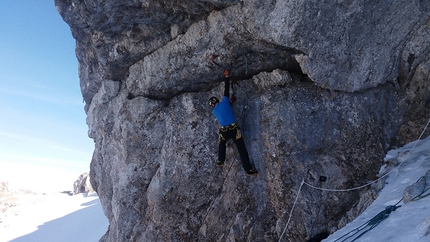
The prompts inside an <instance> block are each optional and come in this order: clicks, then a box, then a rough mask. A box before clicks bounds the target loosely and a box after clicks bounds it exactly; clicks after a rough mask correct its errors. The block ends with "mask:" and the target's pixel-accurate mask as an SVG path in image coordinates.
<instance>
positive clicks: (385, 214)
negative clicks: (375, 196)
mask: <svg viewBox="0 0 430 242" xmlns="http://www.w3.org/2000/svg"><path fill="white" fill-rule="evenodd" d="M429 124H430V118H429V120H428V121H427V124H426V126H425V127H424V129H423V131H422V132H421V134H420V136H419V137H418V139H417V140H421V138H422V136H423V135H424V132H425V131H426V130H427V127H428V126H429ZM417 143H418V141H417V142H415V143H414V145H413V146H412V148H411V149H410V150H409V152H408V153H407V155H406V156H405V158H403V160H402V161H401V162H400V164H399V165H398V166H397V168H396V169H394V170H391V171H389V172H387V173H386V174H384V175H383V176H381V177H379V178H378V179H376V180H374V181H371V182H369V183H367V184H365V185H362V186H358V187H354V188H349V189H327V188H322V187H316V186H313V185H312V184H309V183H307V182H305V180H304V179H303V180H302V182H301V183H300V187H299V190H298V191H297V195H296V199H295V200H294V204H293V207H292V208H291V211H290V215H289V217H288V221H287V223H286V224H285V228H284V230H283V232H282V234H281V236H280V237H279V240H278V242H280V241H281V239H282V236H283V235H284V233H285V231H286V230H287V228H288V225H289V223H290V221H291V217H292V214H293V211H294V208H295V206H296V203H297V199H298V198H299V195H300V192H301V190H302V187H303V185H304V184H306V185H307V186H309V187H310V188H313V189H317V190H321V191H329V192H349V191H354V190H358V189H361V188H364V187H367V186H369V185H372V184H374V183H376V182H378V181H379V180H381V179H383V178H384V177H386V176H388V175H389V174H390V173H392V172H394V171H396V176H397V174H398V171H399V168H400V167H401V166H402V165H403V163H404V162H405V161H406V160H407V158H408V157H409V155H410V154H411V153H412V151H413V150H414V149H415V146H416V145H417ZM429 189H430V187H429V188H427V189H424V190H423V192H422V193H421V194H420V195H418V196H416V197H414V198H413V199H412V201H415V200H414V199H415V198H417V197H419V198H418V199H416V200H419V199H421V198H423V197H426V196H429V195H430V192H429V193H427V194H425V195H423V196H422V194H423V193H424V192H426V191H427V190H429ZM402 200H403V199H400V201H398V202H397V203H396V204H395V205H393V206H388V207H386V208H385V210H384V211H382V212H380V213H379V214H378V215H376V216H375V217H374V218H372V219H370V220H369V221H367V222H366V223H364V224H363V225H361V226H359V227H358V228H356V229H355V230H353V231H351V232H354V231H356V232H355V233H354V234H353V235H352V236H354V235H355V234H357V233H359V232H360V231H361V230H363V229H364V228H365V227H366V226H368V225H370V228H369V229H368V230H366V231H364V232H363V233H361V234H360V235H359V236H358V237H357V238H355V239H354V240H352V241H355V240H356V239H358V238H359V237H361V236H362V235H363V234H365V233H367V232H368V231H370V230H372V229H373V228H375V227H376V226H377V225H378V224H379V223H380V222H382V220H384V219H386V218H387V217H388V215H389V214H390V213H391V212H393V211H395V210H396V209H397V208H399V207H400V206H397V204H399V203H400V202H401V201H402ZM357 229H358V230H357ZM351 232H349V233H347V235H348V234H350V233H351ZM344 236H345V235H344ZM344 236H342V237H344ZM352 236H349V237H347V238H346V239H348V238H350V237H352ZM342 237H340V238H342ZM340 238H339V239H340ZM335 241H337V240H335ZM343 241H345V240H343ZM352 241H351V242H352Z"/></svg>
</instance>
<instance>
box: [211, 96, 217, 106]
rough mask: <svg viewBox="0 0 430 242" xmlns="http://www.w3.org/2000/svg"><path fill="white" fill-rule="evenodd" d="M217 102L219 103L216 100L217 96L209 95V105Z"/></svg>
mask: <svg viewBox="0 0 430 242" xmlns="http://www.w3.org/2000/svg"><path fill="white" fill-rule="evenodd" d="M217 103H219V100H218V98H216V97H211V98H209V106H211V107H212V106H213V105H215V104H217Z"/></svg>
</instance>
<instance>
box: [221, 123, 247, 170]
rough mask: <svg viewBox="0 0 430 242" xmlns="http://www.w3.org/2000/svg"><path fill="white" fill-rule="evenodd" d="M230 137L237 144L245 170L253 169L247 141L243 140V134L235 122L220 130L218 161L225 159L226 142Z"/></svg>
mask: <svg viewBox="0 0 430 242" xmlns="http://www.w3.org/2000/svg"><path fill="white" fill-rule="evenodd" d="M229 139H233V141H234V143H235V144H236V147H237V150H238V151H239V156H240V160H241V161H242V166H243V169H245V171H249V170H251V169H252V165H251V163H250V162H249V156H248V151H247V150H246V146H245V142H244V141H243V138H242V134H241V133H240V130H239V129H238V127H237V126H236V125H235V124H232V125H229V126H223V127H221V129H220V131H219V141H218V143H219V150H218V161H222V162H224V161H225V151H226V144H227V141H228V140H229Z"/></svg>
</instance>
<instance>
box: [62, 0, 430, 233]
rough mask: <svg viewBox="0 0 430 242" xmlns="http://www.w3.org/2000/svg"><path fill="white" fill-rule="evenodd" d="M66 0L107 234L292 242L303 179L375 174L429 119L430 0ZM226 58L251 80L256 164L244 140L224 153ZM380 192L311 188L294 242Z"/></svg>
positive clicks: (335, 183)
mask: <svg viewBox="0 0 430 242" xmlns="http://www.w3.org/2000/svg"><path fill="white" fill-rule="evenodd" d="M55 4H56V7H57V9H58V11H59V13H60V14H61V16H62V17H63V19H64V20H65V21H66V22H67V23H68V24H69V25H70V27H71V31H72V34H73V36H74V38H75V39H76V55H77V58H78V61H79V76H80V81H81V83H80V85H81V90H82V95H83V97H84V100H85V102H86V107H85V111H86V113H87V116H88V119H87V122H88V126H89V135H90V137H91V138H93V139H94V142H95V151H94V155H93V159H92V162H91V173H90V175H91V182H92V185H93V187H94V189H95V190H96V191H97V193H98V194H99V196H100V199H101V201H102V204H103V209H104V212H105V214H106V216H107V217H108V219H109V222H110V226H109V230H108V231H107V233H106V234H105V236H103V238H102V239H101V240H102V241H278V240H279V238H280V236H281V234H282V231H283V230H284V227H285V225H286V223H287V220H288V218H289V213H290V211H291V208H292V206H293V202H294V199H295V197H296V194H297V191H298V188H299V186H300V184H301V182H302V181H303V180H304V181H306V182H308V183H310V184H313V185H315V186H318V187H323V188H334V189H347V188H351V187H356V186H359V185H363V184H366V183H367V182H368V181H370V180H374V179H375V178H376V175H377V173H378V171H379V168H380V166H381V165H382V164H383V157H384V154H385V152H386V151H387V149H388V148H389V147H390V146H393V145H397V144H403V143H405V142H407V141H411V140H413V139H416V138H418V136H419V134H420V132H421V130H422V128H423V126H424V125H425V123H426V122H427V118H428V113H429V104H430V96H429V89H430V87H429V72H430V60H429V59H430V58H429V57H430V55H429V53H430V19H429V16H430V2H429V1H422V0H396V1H375V0H340V1H333V0H327V1H312V0H291V1H286V0H278V1H277V0H189V1H175V0H170V1H167V0H124V1H114V0H104V1H102V0H85V1H82V0H55ZM212 55H219V57H218V59H217V60H218V61H219V62H220V63H222V64H223V65H224V66H225V67H227V68H229V69H230V70H231V72H232V74H231V76H232V79H234V80H236V81H237V83H238V86H235V88H236V93H237V97H238V101H237V102H236V103H235V104H234V111H235V113H236V116H237V119H238V124H239V125H240V127H241V129H242V133H243V136H244V139H245V142H246V146H247V148H248V151H249V154H250V157H251V160H252V163H253V164H254V165H255V167H256V169H257V170H258V171H259V172H260V173H259V176H257V177H247V176H245V173H244V171H243V170H242V168H241V165H240V161H239V160H238V156H237V151H236V150H235V147H234V145H230V146H229V147H228V150H227V151H228V154H227V155H228V159H227V161H226V166H224V167H223V168H219V167H216V166H215V162H216V159H217V132H218V123H217V122H216V120H215V119H214V117H213V116H212V114H211V110H210V109H209V108H208V107H207V99H208V97H209V96H212V95H215V96H220V95H221V93H222V90H221V86H222V85H220V82H221V81H222V78H223V75H222V69H221V68H219V67H217V66H216V65H214V64H213V63H211V62H210V58H211V56H212ZM425 136H427V133H426V134H425ZM320 176H324V177H327V180H326V181H325V182H320V181H319V178H320ZM375 189H377V188H376V187H375V188H373V189H369V187H367V188H365V189H361V190H354V191H351V192H327V191H321V190H316V189H312V188H310V187H307V186H303V188H302V191H301V194H300V197H299V199H298V200H297V204H296V207H295V209H294V211H293V214H292V219H291V222H290V224H289V226H288V228H287V230H286V233H285V234H284V235H283V237H282V241H305V240H307V239H310V238H312V237H313V236H315V235H317V234H320V233H327V232H332V231H334V230H336V229H337V228H338V226H341V225H342V223H344V222H345V221H347V220H348V219H351V218H352V217H354V216H355V215H356V213H357V212H359V211H360V210H361V209H363V208H364V207H365V206H366V204H368V203H369V202H370V201H371V199H372V196H374V195H375Z"/></svg>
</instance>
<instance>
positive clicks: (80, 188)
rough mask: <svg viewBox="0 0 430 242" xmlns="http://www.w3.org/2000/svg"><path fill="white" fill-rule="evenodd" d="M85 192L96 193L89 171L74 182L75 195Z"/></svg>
mask: <svg viewBox="0 0 430 242" xmlns="http://www.w3.org/2000/svg"><path fill="white" fill-rule="evenodd" d="M79 193H85V194H87V195H88V194H91V193H94V189H93V187H92V186H91V181H90V176H89V174H88V173H83V174H81V175H79V177H78V180H76V181H75V182H74V183H73V193H72V194H73V195H76V194H79Z"/></svg>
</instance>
